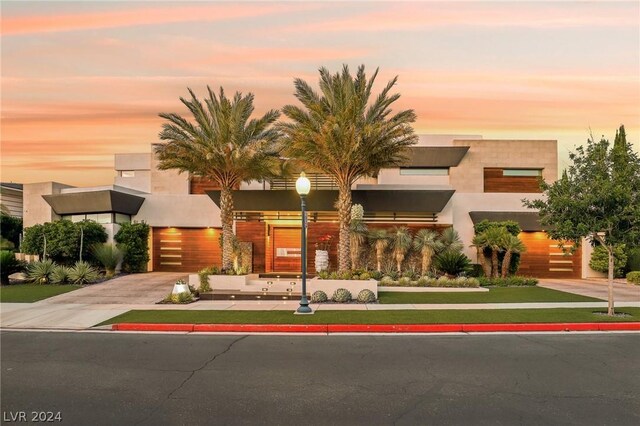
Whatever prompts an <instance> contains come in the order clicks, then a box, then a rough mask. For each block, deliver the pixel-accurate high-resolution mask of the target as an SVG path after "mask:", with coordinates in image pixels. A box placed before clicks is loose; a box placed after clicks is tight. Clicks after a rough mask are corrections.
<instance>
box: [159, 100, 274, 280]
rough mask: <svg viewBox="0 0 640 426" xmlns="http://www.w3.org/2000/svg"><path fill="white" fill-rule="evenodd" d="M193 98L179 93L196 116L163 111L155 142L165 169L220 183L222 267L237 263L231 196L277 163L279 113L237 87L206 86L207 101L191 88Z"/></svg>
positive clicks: (161, 166)
mask: <svg viewBox="0 0 640 426" xmlns="http://www.w3.org/2000/svg"><path fill="white" fill-rule="evenodd" d="M188 90H189V94H190V99H185V98H180V101H181V102H182V103H183V104H184V105H185V106H186V107H187V108H188V109H189V111H190V112H191V115H192V119H193V121H189V120H187V119H186V118H183V117H182V116H180V115H178V114H174V113H171V114H169V113H161V114H160V117H162V118H164V119H165V120H166V122H165V123H164V124H163V125H162V131H161V132H160V139H161V140H163V141H166V143H164V144H160V145H157V146H156V148H155V153H156V155H157V156H158V159H159V160H160V162H159V168H160V169H161V170H166V169H177V170H179V171H180V172H188V173H191V174H192V175H194V176H202V177H205V178H207V179H210V180H212V181H214V182H216V183H217V184H218V185H219V186H220V216H221V222H222V234H223V236H224V239H223V247H222V268H223V269H224V270H231V269H232V267H233V247H232V241H233V196H232V192H231V191H232V190H233V189H237V188H238V187H239V186H240V184H241V183H242V182H249V181H252V180H260V179H263V178H266V177H269V176H271V175H273V174H274V173H276V170H277V169H278V168H279V151H280V150H279V145H278V144H277V138H278V133H277V131H276V130H275V129H274V128H272V127H271V124H273V123H274V122H275V121H276V120H277V119H278V117H279V115H280V114H279V112H278V111H276V110H270V111H268V112H267V113H266V114H264V115H263V116H262V117H260V118H254V119H251V118H250V117H251V115H252V114H253V112H254V107H253V99H254V96H253V94H252V93H249V94H248V95H245V96H243V95H242V94H241V93H240V92H236V94H235V95H234V97H233V98H232V99H231V98H227V96H226V95H225V93H224V90H223V89H222V88H220V93H219V94H218V95H217V96H216V95H215V94H214V93H213V92H212V91H211V89H210V88H209V87H207V90H208V93H209V97H208V98H206V99H205V101H204V104H203V103H202V102H201V101H200V100H199V99H198V98H197V97H196V95H195V94H194V93H193V91H192V90H191V89H188Z"/></svg>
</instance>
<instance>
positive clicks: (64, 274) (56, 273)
mask: <svg viewBox="0 0 640 426" xmlns="http://www.w3.org/2000/svg"><path fill="white" fill-rule="evenodd" d="M69 272H70V269H69V268H68V267H66V266H63V265H57V266H54V268H53V272H51V283H52V284H65V283H67V282H68V281H69Z"/></svg>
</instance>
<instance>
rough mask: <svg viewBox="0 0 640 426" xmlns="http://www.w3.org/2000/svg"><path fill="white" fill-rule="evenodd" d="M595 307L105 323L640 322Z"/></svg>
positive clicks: (639, 314) (184, 315)
mask: <svg viewBox="0 0 640 426" xmlns="http://www.w3.org/2000/svg"><path fill="white" fill-rule="evenodd" d="M594 311H596V309H589V308H566V309H494V310H482V309H472V310H402V311H318V312H316V313H315V314H314V315H294V314H293V312H291V311H178V310H150V311H129V312H125V313H124V314H122V315H118V316H117V317H114V318H111V319H110V320H107V321H105V322H103V323H102V324H100V325H104V324H115V323H122V322H138V323H168V324H447V323H458V324H461V323H527V322H600V321H603V322H611V321H640V308H620V309H618V310H617V312H619V313H622V312H624V313H627V314H630V315H631V316H626V317H613V318H609V317H607V316H606V315H595V314H594V313H593V312H594Z"/></svg>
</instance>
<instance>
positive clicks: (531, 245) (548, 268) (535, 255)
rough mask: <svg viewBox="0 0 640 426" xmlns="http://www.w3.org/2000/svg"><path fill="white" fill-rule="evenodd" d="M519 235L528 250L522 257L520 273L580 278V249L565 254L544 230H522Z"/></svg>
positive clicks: (533, 275)
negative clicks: (571, 253)
mask: <svg viewBox="0 0 640 426" xmlns="http://www.w3.org/2000/svg"><path fill="white" fill-rule="evenodd" d="M519 237H520V239H521V240H522V242H523V243H524V244H525V245H526V246H527V252H526V253H523V254H522V256H521V257H520V269H519V271H518V274H520V275H526V276H531V277H536V278H580V276H581V272H582V255H581V251H580V250H579V249H578V251H576V252H575V253H574V254H573V255H570V254H564V253H563V252H562V250H560V249H559V248H558V242H557V241H554V240H550V239H548V238H547V234H546V233H544V232H522V233H521V234H520V235H519Z"/></svg>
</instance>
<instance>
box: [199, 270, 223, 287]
mask: <svg viewBox="0 0 640 426" xmlns="http://www.w3.org/2000/svg"><path fill="white" fill-rule="evenodd" d="M219 273H220V270H219V269H218V267H217V266H208V267H206V268H203V269H201V270H200V272H198V279H199V280H200V287H199V288H198V290H199V291H200V293H204V292H206V291H211V286H210V285H209V275H218V274H219Z"/></svg>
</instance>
